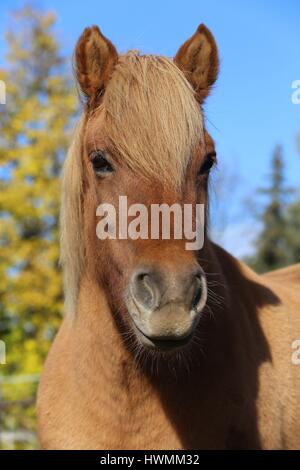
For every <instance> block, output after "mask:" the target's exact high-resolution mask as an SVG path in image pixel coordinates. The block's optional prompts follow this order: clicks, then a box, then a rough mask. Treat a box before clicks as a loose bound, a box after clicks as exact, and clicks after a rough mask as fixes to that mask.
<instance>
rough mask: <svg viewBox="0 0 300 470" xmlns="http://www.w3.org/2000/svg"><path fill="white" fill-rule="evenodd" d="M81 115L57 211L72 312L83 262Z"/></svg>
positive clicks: (68, 306) (67, 304)
mask: <svg viewBox="0 0 300 470" xmlns="http://www.w3.org/2000/svg"><path fill="white" fill-rule="evenodd" d="M83 127H84V118H83V117H82V118H81V119H80V121H79V122H78V124H77V126H76V129H75V132H74V137H73V141H72V143H71V145H70V148H69V151H68V155H67V158H66V161H65V164H64V170H63V183H62V204H61V213H60V252H61V255H60V260H61V264H62V267H63V271H64V290H65V311H66V313H68V314H75V312H76V302H77V296H78V289H79V282H80V278H81V273H82V269H83V263H84V245H83V227H82V207H81V201H82V140H83Z"/></svg>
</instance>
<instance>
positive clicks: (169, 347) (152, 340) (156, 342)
mask: <svg viewBox="0 0 300 470" xmlns="http://www.w3.org/2000/svg"><path fill="white" fill-rule="evenodd" d="M133 329H134V333H135V335H136V338H137V340H138V342H139V343H140V344H141V345H142V346H143V347H144V348H146V349H150V350H152V351H155V350H157V351H161V352H165V353H167V352H170V353H171V352H174V351H178V350H179V349H182V348H184V347H185V346H187V345H188V344H189V342H190V341H191V339H192V337H193V331H192V332H189V333H188V334H186V335H183V336H181V337H178V338H176V339H175V338H172V339H170V338H168V337H166V336H165V337H164V336H162V337H159V338H158V337H152V336H148V335H147V334H145V333H144V332H143V331H141V330H140V329H139V328H138V327H137V326H136V325H135V324H134V325H133Z"/></svg>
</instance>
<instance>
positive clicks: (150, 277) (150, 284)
mask: <svg viewBox="0 0 300 470" xmlns="http://www.w3.org/2000/svg"><path fill="white" fill-rule="evenodd" d="M131 290H132V294H133V297H134V300H135V301H136V302H137V303H138V304H139V305H140V306H141V307H143V308H146V309H148V310H150V309H151V310H152V309H154V308H155V307H156V306H157V304H158V303H159V298H160V294H159V288H158V280H157V279H156V276H155V274H154V273H152V272H150V271H149V272H145V271H143V272H138V273H136V274H135V275H134V276H133V279H132V282H131Z"/></svg>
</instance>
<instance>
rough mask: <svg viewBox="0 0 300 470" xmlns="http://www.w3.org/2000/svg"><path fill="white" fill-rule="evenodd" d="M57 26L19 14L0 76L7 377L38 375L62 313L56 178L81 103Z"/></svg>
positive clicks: (27, 417) (8, 389) (1, 298)
mask: <svg viewBox="0 0 300 470" xmlns="http://www.w3.org/2000/svg"><path fill="white" fill-rule="evenodd" d="M54 26H55V16H54V15H53V14H52V13H43V12H41V11H38V10H35V9H33V8H32V7H26V8H23V9H22V10H20V11H18V12H17V13H16V14H15V15H14V19H13V26H12V28H11V29H10V30H9V31H8V33H7V36H6V37H7V42H8V54H7V68H6V69H5V70H1V71H0V79H1V80H3V81H4V82H5V83H6V91H7V99H6V105H2V106H1V122H0V164H1V168H0V223H1V225H0V247H1V252H0V315H1V319H0V338H1V339H2V340H4V341H5V342H6V349H7V365H6V366H1V371H0V372H1V373H4V374H6V375H11V374H27V375H28V374H37V373H39V372H40V370H41V366H42V363H43V361H44V358H45V355H46V353H47V351H48V348H49V345H50V342H51V340H52V338H53V335H54V333H55V330H56V328H57V326H58V324H59V318H60V316H61V313H62V309H63V299H62V290H61V285H62V284H61V278H60V271H59V267H58V256H59V248H58V223H57V221H58V211H59V179H58V176H59V175H60V171H61V166H62V162H63V159H64V156H65V152H66V148H67V145H68V141H69V130H70V127H71V125H72V119H73V118H74V116H75V113H76V103H77V100H76V94H75V90H74V87H73V85H72V83H73V81H72V79H71V76H70V74H69V70H68V67H67V62H66V60H65V59H64V58H63V56H62V55H61V53H60V50H59V44H58V42H57V41H56V38H55V29H54ZM0 388H1V378H0ZM32 392H33V389H32V383H30V382H29V383H28V384H23V385H22V386H21V385H19V386H13V385H12V384H11V385H5V386H4V385H3V386H2V395H4V397H6V396H9V398H10V399H17V398H18V399H19V398H22V397H24V396H26V397H28V396H29V397H32ZM0 397H1V390H0ZM0 411H1V410H0ZM15 411H16V410H15ZM3 420H4V421H5V425H6V426H7V428H9V429H14V428H16V427H21V428H28V427H32V425H33V420H34V414H33V411H32V409H28V412H27V414H25V413H22V414H21V415H18V413H10V414H6V417H5V419H4V418H3V411H2V421H3ZM2 425H3V423H2ZM0 428H1V423H0Z"/></svg>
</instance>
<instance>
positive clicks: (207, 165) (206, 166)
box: [199, 152, 217, 175]
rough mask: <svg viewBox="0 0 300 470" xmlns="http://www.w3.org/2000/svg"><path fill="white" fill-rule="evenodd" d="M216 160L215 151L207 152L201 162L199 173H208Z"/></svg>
mask: <svg viewBox="0 0 300 470" xmlns="http://www.w3.org/2000/svg"><path fill="white" fill-rule="evenodd" d="M216 161H217V154H216V152H210V153H208V154H207V155H206V157H205V161H204V163H203V164H202V166H201V168H200V171H199V175H205V174H207V173H209V172H210V170H211V169H212V167H213V166H214V164H215V163H216Z"/></svg>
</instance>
